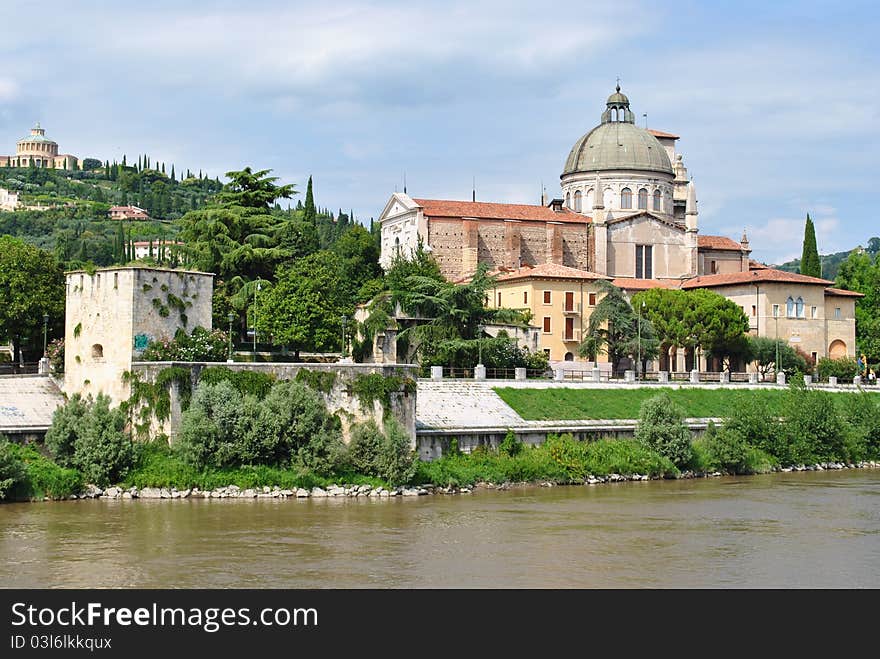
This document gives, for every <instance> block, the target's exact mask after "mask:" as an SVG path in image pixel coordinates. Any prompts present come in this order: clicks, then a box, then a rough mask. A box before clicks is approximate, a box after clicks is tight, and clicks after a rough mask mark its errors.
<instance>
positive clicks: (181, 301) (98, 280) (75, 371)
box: [64, 267, 214, 404]
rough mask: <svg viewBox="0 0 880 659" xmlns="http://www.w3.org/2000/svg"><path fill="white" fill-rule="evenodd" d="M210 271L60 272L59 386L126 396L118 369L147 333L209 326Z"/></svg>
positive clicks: (127, 366)
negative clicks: (62, 281) (61, 382)
mask: <svg viewBox="0 0 880 659" xmlns="http://www.w3.org/2000/svg"><path fill="white" fill-rule="evenodd" d="M213 278H214V275H212V274H208V273H204V272H194V271H187V270H168V269H164V268H138V267H120V268H102V269H100V270H97V271H95V272H94V273H91V274H90V273H88V272H85V271H83V270H77V271H73V272H68V273H67V286H66V288H67V291H66V309H65V326H64V392H65V393H66V394H68V395H71V394H74V393H81V394H82V395H86V394H92V395H96V394H97V393H98V392H103V393H105V394H107V395H108V396H110V398H111V399H112V400H113V403H114V404H119V403H120V402H122V401H123V400H126V399H127V398H128V397H129V393H130V390H129V385H128V384H127V383H126V382H124V381H123V377H122V376H123V373H124V372H125V371H129V370H131V364H132V362H134V361H137V359H138V357H139V356H140V354H141V353H142V352H143V350H144V348H146V346H147V343H149V342H150V341H151V340H154V339H161V338H168V339H172V338H174V334H175V332H176V331H177V330H178V329H184V330H185V331H186V332H187V333H189V332H191V331H192V330H193V328H195V327H197V326H202V327H204V328H205V329H211V298H212V295H213V288H214V286H213Z"/></svg>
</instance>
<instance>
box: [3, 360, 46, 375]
mask: <svg viewBox="0 0 880 659" xmlns="http://www.w3.org/2000/svg"><path fill="white" fill-rule="evenodd" d="M38 369H39V363H38V362H28V363H25V364H24V366H21V365H19V364H11V363H4V364H0V375H32V374H34V373H37V372H38Z"/></svg>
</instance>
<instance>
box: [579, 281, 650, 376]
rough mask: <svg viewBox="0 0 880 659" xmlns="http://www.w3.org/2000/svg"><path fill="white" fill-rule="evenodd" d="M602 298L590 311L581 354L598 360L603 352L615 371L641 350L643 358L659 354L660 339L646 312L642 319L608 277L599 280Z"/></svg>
mask: <svg viewBox="0 0 880 659" xmlns="http://www.w3.org/2000/svg"><path fill="white" fill-rule="evenodd" d="M597 285H598V287H599V289H600V293H602V294H603V295H602V299H601V300H599V303H598V304H597V305H596V308H595V309H593V313H592V314H590V321H589V323H588V325H587V333H586V336H585V337H584V340H583V342H582V343H581V344H580V346H578V353H579V354H580V355H581V357H586V358H587V359H591V360H594V361H595V360H597V359H598V355H599V353H600V352H605V353H606V354H607V355H608V361H609V362H611V366H612V369H613V370H614V372H619V371H620V363H621V360H622V359H624V358H632V359H633V360H635V358H636V356H637V355H638V354H639V352H641V355H642V359H643V360H645V359H652V358H653V357H655V356H656V355H657V353H658V350H659V346H660V342H659V340H658V339H657V337H656V334H655V332H654V327H653V325H652V324H651V321H650V320H649V318H648V316H647V314H646V315H645V316H642V317H641V318H639V315H638V314H637V313H636V312H634V311H633V308H632V307H631V306H630V304H629V302H627V300H626V296H625V295H624V294H623V291H622V290H621V289H619V288H618V287H617V286H615V285H614V284H612V283H611V282H609V281H606V280H600V281H599V282H598V284H597Z"/></svg>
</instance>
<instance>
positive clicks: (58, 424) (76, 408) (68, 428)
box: [45, 393, 89, 467]
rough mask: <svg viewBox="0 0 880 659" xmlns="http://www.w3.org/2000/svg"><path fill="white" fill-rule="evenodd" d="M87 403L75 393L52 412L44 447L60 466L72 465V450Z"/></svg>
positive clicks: (87, 409) (86, 409)
mask: <svg viewBox="0 0 880 659" xmlns="http://www.w3.org/2000/svg"><path fill="white" fill-rule="evenodd" d="M88 411H89V405H88V404H87V403H86V401H85V400H83V397H82V396H81V395H80V394H78V393H76V394H73V395H72V396H71V397H70V398H69V399H68V401H67V402H66V403H65V404H64V405H62V406H61V407H58V408H56V409H55V411H54V412H53V413H52V425H51V426H49V429H48V430H47V431H46V439H45V443H46V448H47V449H49V452H50V453H51V454H52V458H53V459H54V460H55V462H57V463H58V464H60V465H61V466H62V467H70V466H73V451H74V446H75V444H76V438H77V437H78V436H79V433H80V428H81V426H82V422H83V419H84V418H85V416H86V414H87V413H88Z"/></svg>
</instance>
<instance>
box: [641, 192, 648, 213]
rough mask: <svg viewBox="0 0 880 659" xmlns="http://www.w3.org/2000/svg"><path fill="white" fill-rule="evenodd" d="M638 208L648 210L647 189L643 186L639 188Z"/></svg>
mask: <svg viewBox="0 0 880 659" xmlns="http://www.w3.org/2000/svg"><path fill="white" fill-rule="evenodd" d="M639 208H641V209H642V210H648V191H647V190H646V189H645V188H642V189H641V190H639Z"/></svg>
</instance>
